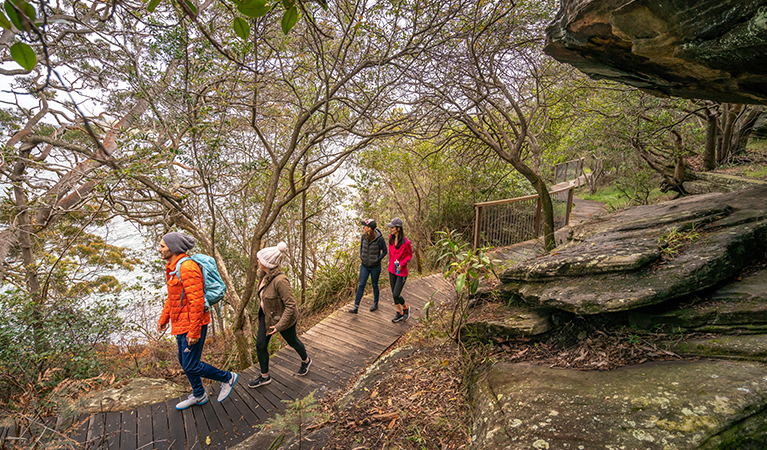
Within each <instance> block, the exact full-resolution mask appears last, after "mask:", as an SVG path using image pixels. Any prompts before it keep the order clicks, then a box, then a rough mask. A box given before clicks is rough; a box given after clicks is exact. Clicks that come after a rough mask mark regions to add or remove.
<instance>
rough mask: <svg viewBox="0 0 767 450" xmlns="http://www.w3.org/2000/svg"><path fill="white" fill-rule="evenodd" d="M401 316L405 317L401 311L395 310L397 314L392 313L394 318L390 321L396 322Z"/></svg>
mask: <svg viewBox="0 0 767 450" xmlns="http://www.w3.org/2000/svg"><path fill="white" fill-rule="evenodd" d="M403 317H405V316H403V315H402V313H400V312H399V311H397V314H395V315H394V318H393V319H392V320H391V321H392V322H394V323H397V322H399V321H400V320H402V318H403Z"/></svg>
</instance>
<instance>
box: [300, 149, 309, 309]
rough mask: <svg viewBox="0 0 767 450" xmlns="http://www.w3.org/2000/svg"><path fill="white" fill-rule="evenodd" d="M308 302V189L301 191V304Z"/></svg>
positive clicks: (305, 161) (303, 169) (304, 173)
mask: <svg viewBox="0 0 767 450" xmlns="http://www.w3.org/2000/svg"><path fill="white" fill-rule="evenodd" d="M307 165H308V160H307V159H306V158H305V159H304V166H303V168H302V171H301V174H302V176H303V179H304V180H306V168H307ZM304 303H306V190H304V192H303V193H301V303H300V304H301V305H303V304H304Z"/></svg>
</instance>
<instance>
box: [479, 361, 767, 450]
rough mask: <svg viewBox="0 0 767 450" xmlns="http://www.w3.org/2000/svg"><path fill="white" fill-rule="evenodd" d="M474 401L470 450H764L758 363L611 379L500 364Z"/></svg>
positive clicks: (625, 373) (634, 371) (766, 401)
mask: <svg viewBox="0 0 767 450" xmlns="http://www.w3.org/2000/svg"><path fill="white" fill-rule="evenodd" d="M473 401H474V405H475V406H476V411H477V412H476V414H475V423H474V435H473V437H472V443H471V446H470V448H471V449H473V450H479V449H483V450H494V449H516V448H520V449H521V448H526V449H594V448H607V449H659V450H660V449H664V450H665V449H677V450H682V449H737V448H767V434H765V429H767V427H766V426H765V425H766V424H767V422H766V421H765V414H764V411H765V408H766V407H767V366H765V365H763V364H760V363H752V362H732V361H708V360H699V361H676V362H665V363H650V364H641V365H636V366H630V367H623V368H620V369H617V370H614V371H610V372H599V371H588V372H584V371H578V370H568V369H550V368H548V367H545V366H535V365H530V364H509V363H498V364H496V365H495V366H493V367H492V368H491V369H489V370H488V372H487V374H486V376H485V377H484V379H483V380H482V381H481V382H480V383H478V385H477V388H476V390H475V392H474V395H473ZM748 445H751V447H748ZM754 445H761V447H756V446H754ZM743 446H746V447H743Z"/></svg>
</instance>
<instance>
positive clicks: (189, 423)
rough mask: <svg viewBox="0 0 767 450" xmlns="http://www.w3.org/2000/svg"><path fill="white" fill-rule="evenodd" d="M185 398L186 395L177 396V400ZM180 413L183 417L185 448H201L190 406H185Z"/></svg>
mask: <svg viewBox="0 0 767 450" xmlns="http://www.w3.org/2000/svg"><path fill="white" fill-rule="evenodd" d="M183 400H186V397H181V398H179V400H178V401H183ZM181 415H182V416H183V418H184V431H185V432H186V446H187V448H189V449H190V450H191V449H194V448H202V447H201V445H202V444H201V443H202V441H201V440H200V433H199V432H198V431H197V424H196V423H195V421H194V415H193V413H192V408H186V409H184V410H182V411H181Z"/></svg>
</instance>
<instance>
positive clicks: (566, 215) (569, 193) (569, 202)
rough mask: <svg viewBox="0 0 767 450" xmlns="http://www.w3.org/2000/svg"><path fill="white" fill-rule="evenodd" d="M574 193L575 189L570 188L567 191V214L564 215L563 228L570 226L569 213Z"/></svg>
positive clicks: (571, 208)
mask: <svg viewBox="0 0 767 450" xmlns="http://www.w3.org/2000/svg"><path fill="white" fill-rule="evenodd" d="M574 192H575V187H572V188H570V190H569V191H567V212H566V213H565V226H567V225H569V224H570V211H572V210H573V193H574Z"/></svg>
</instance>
